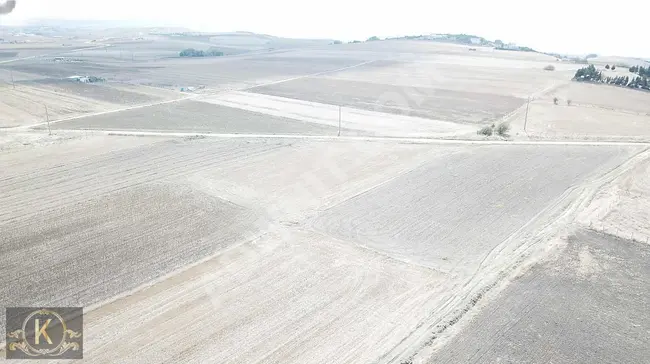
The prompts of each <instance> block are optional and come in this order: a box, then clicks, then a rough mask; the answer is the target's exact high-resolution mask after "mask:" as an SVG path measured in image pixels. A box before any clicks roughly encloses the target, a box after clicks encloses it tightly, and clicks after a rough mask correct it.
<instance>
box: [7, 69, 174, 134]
mask: <svg viewBox="0 0 650 364" xmlns="http://www.w3.org/2000/svg"><path fill="white" fill-rule="evenodd" d="M1 94H2V98H0V110H2V114H0V127H2V128H9V127H16V126H22V125H30V124H38V123H44V122H46V120H47V118H48V117H49V119H50V120H51V121H53V120H57V119H62V118H69V117H75V116H80V115H84V114H91V113H96V112H104V111H109V110H115V109H120V108H123V107H125V106H135V105H141V104H148V103H156V102H162V101H166V100H171V99H177V98H179V97H182V95H180V94H178V93H174V92H171V91H168V90H162V89H160V90H158V89H151V88H146V87H143V86H133V85H116V84H111V85H91V84H82V83H73V82H69V81H61V80H60V81H53V80H46V81H43V80H41V81H28V82H27V81H25V82H22V83H18V84H17V85H16V87H15V88H11V87H7V88H5V89H3V90H2V92H1ZM46 107H47V113H46V110H45V108H46Z"/></svg>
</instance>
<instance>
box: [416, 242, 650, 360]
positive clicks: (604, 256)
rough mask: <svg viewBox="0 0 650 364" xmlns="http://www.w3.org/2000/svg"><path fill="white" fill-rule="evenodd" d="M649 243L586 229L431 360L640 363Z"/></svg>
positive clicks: (647, 322)
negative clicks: (618, 237)
mask: <svg viewBox="0 0 650 364" xmlns="http://www.w3.org/2000/svg"><path fill="white" fill-rule="evenodd" d="M649 258H650V245H646V244H644V243H639V242H632V241H629V240H623V239H617V238H614V237H611V236H607V235H602V234H599V233H595V232H592V231H579V232H577V233H576V234H575V235H572V236H570V237H569V238H568V239H567V241H566V242H565V247H564V248H563V249H561V250H560V251H558V252H557V253H556V254H554V256H553V257H552V258H550V259H548V260H547V261H544V262H542V263H540V264H538V265H536V266H534V267H533V268H531V269H530V270H529V271H528V272H527V273H525V274H524V275H523V276H522V277H520V278H518V279H517V280H515V281H513V282H511V283H510V285H509V286H508V287H507V288H506V289H505V290H504V291H503V292H502V293H501V294H500V295H499V296H498V297H496V298H495V299H494V301H492V302H490V303H488V304H487V305H486V306H485V307H484V308H482V310H481V312H480V313H479V314H478V315H477V316H476V317H474V318H473V319H472V320H471V322H469V323H468V325H467V326H466V327H465V328H464V329H462V330H461V332H460V333H459V334H458V335H457V336H456V337H455V338H454V340H452V341H450V342H449V343H448V344H447V345H446V346H444V347H442V348H441V349H440V350H439V351H438V352H437V353H436V354H434V355H433V357H432V358H430V360H429V361H428V362H429V363H495V362H505V363H523V362H551V361H552V362H556V363H577V362H580V363H644V362H646V361H647V358H648V357H650V349H649V348H648V346H647V343H648V340H650V337H649V335H650V334H649V333H648V331H647V329H648V327H650V318H649V317H648V315H647V312H648V311H647V308H648V306H649V305H650V296H649V295H648V294H647V292H648V282H649V281H650V266H649V265H648V259H649Z"/></svg>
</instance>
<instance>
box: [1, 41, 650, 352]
mask: <svg viewBox="0 0 650 364" xmlns="http://www.w3.org/2000/svg"><path fill="white" fill-rule="evenodd" d="M169 31H171V30H169ZM177 31H178V32H185V31H186V30H182V29H181V30H177ZM152 32H155V33H156V34H155V35H153V34H148V33H147V32H146V31H144V30H141V33H140V31H134V30H129V31H128V32H127V31H126V30H120V29H116V30H112V31H110V30H108V31H106V33H105V34H95V33H92V34H91V32H90V31H89V32H88V34H82V35H83V37H84V38H87V37H90V38H92V39H94V40H96V41H95V42H93V43H92V44H93V46H95V47H104V46H106V47H105V48H95V49H87V50H81V51H75V52H67V53H56V54H57V57H59V56H60V57H64V58H65V59H56V60H55V59H54V58H53V56H52V55H49V53H48V55H47V56H44V57H34V58H28V59H23V60H16V61H12V62H7V63H3V60H4V59H5V58H7V57H11V58H16V57H17V56H18V51H11V50H8V49H5V50H4V51H2V50H0V93H1V94H2V99H0V165H1V166H2V168H0V231H2V234H0V274H3V275H4V276H5V277H6V278H7V279H5V280H4V283H2V284H0V306H2V307H4V306H35V305H47V306H56V305H69V306H83V307H84V308H85V318H84V324H85V327H84V359H83V360H82V362H83V361H85V362H87V363H102V362H115V361H119V362H124V363H165V362H175V363H176V362H179V363H185V362H196V363H198V362H204V361H205V360H211V361H215V362H224V363H255V362H277V363H296V364H298V363H300V364H304V363H359V362H361V363H396V364H404V363H413V364H421V363H429V362H431V363H438V362H441V363H456V362H467V363H484V362H499V361H504V362H523V361H526V360H528V361H533V362H538V361H539V362H546V361H554V362H560V363H568V362H576V361H581V360H582V359H583V358H586V359H585V360H587V361H589V362H599V360H600V361H601V362H603V363H604V362H644V360H643V359H645V358H647V357H650V353H649V352H648V350H647V349H646V348H645V346H647V345H645V346H644V345H643V344H644V343H645V342H647V341H648V339H649V338H648V337H647V332H648V330H650V322H648V320H647V319H646V318H644V317H642V316H643V313H644V312H645V311H644V310H645V309H646V307H647V306H648V304H649V303H650V297H648V295H647V294H645V292H646V291H647V289H645V290H644V288H647V287H646V286H647V285H648V279H647V277H646V276H647V275H648V273H650V271H648V270H647V269H646V266H647V265H644V264H643V262H644V259H646V258H647V257H648V254H649V253H650V250H649V249H650V248H648V246H647V245H645V243H646V242H647V239H648V238H650V227H649V226H648V224H647V221H648V219H650V215H649V213H648V212H647V211H650V187H648V186H650V180H649V178H650V177H649V176H650V158H649V155H650V154H649V153H650V151H649V149H648V148H649V146H650V144H649V143H634V142H638V141H644V140H645V141H648V140H649V139H650V132H649V131H650V127H648V121H649V120H646V119H648V118H650V114H648V113H649V112H650V109H649V108H648V106H647V105H648V103H647V102H645V101H646V98H647V97H648V95H649V94H647V93H643V92H638V91H632V90H626V89H621V88H615V87H607V86H605V85H589V84H579V83H575V82H572V81H571V80H570V79H571V77H572V75H573V74H574V73H575V70H576V69H577V68H579V67H581V66H582V65H579V64H573V63H568V62H560V61H559V60H557V59H556V58H555V57H551V56H547V55H544V54H540V53H533V52H516V51H497V50H495V49H492V48H486V47H476V48H475V49H472V50H471V51H470V49H469V46H460V45H454V44H445V43H435V42H424V41H381V42H364V43H359V44H340V45H333V44H332V45H328V43H330V41H327V40H292V39H283V38H276V37H271V36H265V35H256V34H252V33H224V34H212V35H205V34H203V35H202V34H197V33H185V34H184V35H180V34H176V35H174V36H171V35H170V36H166V35H161V34H160V32H165V31H164V30H161V31H157V30H152ZM174 32H175V31H174ZM137 34H139V35H137ZM192 34H194V35H192ZM72 35H74V34H72V33H71V34H69V35H68V36H72ZM140 35H142V37H140ZM80 36H81V35H80ZM110 37H115V38H110ZM136 37H137V38H136ZM90 38H89V39H90ZM145 38H146V39H145ZM57 42H58V41H57ZM211 46H214V47H217V48H219V47H222V48H223V49H224V50H228V52H227V54H228V55H227V56H224V57H207V58H194V59H181V58H179V57H176V56H175V55H176V54H177V53H178V51H180V50H181V49H183V48H188V47H194V48H197V49H207V48H208V47H211ZM272 48H273V49H272ZM45 51H47V49H45V48H44V49H43V52H45ZM2 52H5V53H6V54H5V55H4V56H3V53H2ZM11 52H14V53H16V54H13V53H11ZM3 57H5V58H3ZM551 64H552V65H554V67H555V70H554V71H546V70H544V67H545V66H547V65H551ZM618 71H619V70H618V69H617V70H616V72H618ZM621 72H622V70H621ZM71 75H92V76H100V77H105V78H106V79H107V80H106V82H102V83H97V84H84V83H74V82H69V81H68V80H64V79H63V78H64V77H69V76H71ZM13 84H15V86H16V87H15V88H14V85H13ZM189 86H194V87H197V88H196V89H194V88H192V89H191V90H192V91H189V90H188V89H187V88H188V87H189ZM198 86H205V87H198ZM181 88H183V92H180V90H181ZM554 97H558V98H559V99H560V100H559V101H560V102H559V103H558V105H554V102H553V98H554ZM529 98H530V99H531V102H530V105H529V107H527V100H528V99H529ZM568 99H571V100H572V104H571V105H567V103H566V100H568ZM45 105H47V110H48V117H49V120H50V123H49V124H50V125H47V124H44V121H45V120H46V116H45ZM525 115H527V119H525V117H526V116H525ZM339 117H340V119H339ZM339 120H340V129H339ZM525 120H526V121H525ZM502 121H506V122H508V123H510V124H511V125H512V130H511V131H510V132H509V134H508V133H507V134H506V135H492V136H483V135H478V134H477V132H476V131H477V129H479V128H480V127H483V126H486V125H492V124H499V123H500V122H502ZM524 125H526V130H524ZM50 128H51V132H50V130H49V129H50ZM339 130H340V134H341V135H340V137H339V136H338V133H339ZM129 134H131V135H134V134H135V135H147V136H137V137H136V136H127V135H129ZM154 135H155V136H154ZM585 140H587V141H585ZM612 140H613V141H615V142H610V141H612ZM605 141H606V142H605ZM631 141H634V142H631ZM646 260H647V259H646ZM565 306H566V307H568V309H567V310H565V311H563V307H565ZM2 307H0V308H2ZM619 308H620V309H619ZM0 312H2V311H1V310H0ZM0 315H1V314H0ZM5 319H6V318H5V317H4V316H0V331H2V330H3V329H4V325H5V322H6V321H5ZM635 325H636V326H635ZM591 328H593V333H589V334H586V333H587V332H589V330H591ZM152 333H158V334H156V335H153V334H152ZM644 335H645V336H644ZM565 336H566V337H565ZM567 337H568V338H567ZM594 337H598V339H597V340H598V342H597V343H595V344H594V340H596V339H594ZM206 338H208V339H206ZM600 338H606V339H607V341H606V342H602V343H601V341H600ZM170 342H171V343H174V345H170ZM590 344H591V345H590ZM549 347H550V348H553V349H554V350H547V349H548V348H549ZM592 349H593V350H592ZM3 350H5V349H4V347H3V342H2V340H0V356H2V355H4V352H3ZM549 351H551V352H553V351H554V352H555V353H556V354H553V353H552V354H549V353H548V352H549ZM628 351H631V352H633V354H630V355H627V354H626V352H628ZM549 355H550V356H549ZM581 355H582V356H581ZM602 358H605V359H606V360H604V361H603V360H602ZM64 362H65V361H64ZM71 364H72V363H71Z"/></svg>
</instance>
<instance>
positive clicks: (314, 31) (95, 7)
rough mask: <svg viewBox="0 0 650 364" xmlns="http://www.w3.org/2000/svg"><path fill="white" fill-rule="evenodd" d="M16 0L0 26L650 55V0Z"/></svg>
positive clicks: (0, 20) (0, 22)
mask: <svg viewBox="0 0 650 364" xmlns="http://www.w3.org/2000/svg"><path fill="white" fill-rule="evenodd" d="M2 1H4V0H0V2H2ZM17 1H18V4H17V6H16V9H15V10H14V12H13V13H12V14H10V15H7V16H3V17H2V18H0V24H19V23H21V22H24V21H26V20H30V19H38V18H58V19H79V20H89V19H96V20H129V21H134V20H138V21H142V22H144V23H148V24H151V25H170V26H184V27H188V28H191V29H195V30H202V31H235V30H246V31H252V32H257V33H264V34H271V35H277V36H286V37H297V38H332V39H341V40H354V39H359V40H364V39H366V38H368V37H369V36H372V35H377V36H380V37H385V36H394V35H411V34H429V33H467V34H476V35H480V36H483V37H486V38H488V39H491V40H494V39H502V40H504V41H510V42H515V43H517V44H520V45H526V46H530V47H533V48H535V49H538V50H542V51H555V52H565V53H576V54H577V53H591V52H594V53H598V54H601V55H621V56H638V57H650V43H649V42H648V41H647V35H648V32H649V30H648V26H647V24H648V22H647V20H644V18H645V17H647V14H650V2H649V1H641V0H628V1H626V2H621V3H614V2H600V1H583V0H580V1H571V0H564V1H561V0H545V1H536V2H527V1H515V0H493V1H480V0H467V1H445V2H439V1H424V0H401V1H390V2H382V1H370V0H357V1H355V0H347V1H343V0H329V1H319V2H309V1H297V0H274V1H205V0H183V1H174V2H171V1H169V2H167V1H160V0H158V1H153V0H112V1H97V0H81V1H80V0H77V1H75V0H17Z"/></svg>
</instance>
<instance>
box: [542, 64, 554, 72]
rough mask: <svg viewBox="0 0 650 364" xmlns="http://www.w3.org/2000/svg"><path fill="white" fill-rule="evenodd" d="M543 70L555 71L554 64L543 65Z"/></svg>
mask: <svg viewBox="0 0 650 364" xmlns="http://www.w3.org/2000/svg"><path fill="white" fill-rule="evenodd" d="M544 71H555V66H553V65H552V64H549V65H548V66H546V67H544Z"/></svg>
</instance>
